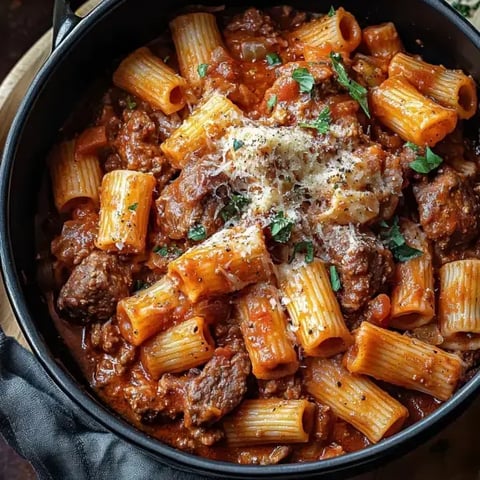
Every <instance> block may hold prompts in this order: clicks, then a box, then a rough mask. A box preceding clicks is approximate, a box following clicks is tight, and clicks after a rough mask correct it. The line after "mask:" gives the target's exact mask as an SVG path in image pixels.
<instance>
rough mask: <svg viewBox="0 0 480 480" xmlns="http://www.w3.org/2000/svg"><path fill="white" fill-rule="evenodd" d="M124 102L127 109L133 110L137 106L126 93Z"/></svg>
mask: <svg viewBox="0 0 480 480" xmlns="http://www.w3.org/2000/svg"><path fill="white" fill-rule="evenodd" d="M125 103H126V105H127V108H128V109H129V110H133V109H135V108H136V107H137V102H136V101H135V100H134V99H133V98H132V97H131V96H130V95H127V97H126V98H125Z"/></svg>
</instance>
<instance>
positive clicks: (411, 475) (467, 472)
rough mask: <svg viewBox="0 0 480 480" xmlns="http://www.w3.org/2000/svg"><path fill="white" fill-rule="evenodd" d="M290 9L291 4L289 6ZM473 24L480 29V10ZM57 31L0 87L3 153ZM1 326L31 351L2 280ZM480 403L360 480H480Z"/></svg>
mask: <svg viewBox="0 0 480 480" xmlns="http://www.w3.org/2000/svg"><path fill="white" fill-rule="evenodd" d="M100 1H101V0H90V1H88V2H87V3H86V4H85V5H84V6H83V7H81V8H80V9H79V11H78V13H79V15H80V16H83V15H85V14H86V13H87V12H89V11H91V10H92V9H93V8H94V7H95V6H96V5H98V4H99V3H100ZM287 3H288V2H287ZM472 22H473V23H474V24H475V25H477V26H480V9H479V10H478V11H477V12H476V14H475V16H474V18H473V19H472ZM51 38H52V33H51V31H49V32H47V33H46V34H45V35H44V36H42V37H41V38H40V39H39V40H38V41H37V43H35V45H34V46H33V47H32V48H31V49H30V50H29V51H28V52H27V53H26V54H25V55H24V56H23V57H22V58H21V60H20V61H19V62H18V63H17V65H16V66H15V67H14V68H13V70H12V71H11V72H10V74H9V75H8V76H7V77H6V78H5V80H4V81H3V83H2V84H1V85H0V118H1V119H2V122H0V148H2V146H3V144H4V141H5V137H6V135H7V132H8V128H9V125H10V123H11V121H12V119H13V117H14V115H15V112H16V110H17V108H18V105H19V103H20V101H21V100H22V98H23V96H24V94H25V92H26V90H27V88H28V86H29V84H30V82H31V81H32V79H33V77H34V76H35V74H36V72H37V71H38V70H39V68H40V67H41V65H42V64H43V62H44V61H45V60H46V59H47V58H48V55H49V52H50V48H51ZM0 326H1V327H2V328H3V330H4V331H5V333H6V334H7V335H10V336H13V337H15V338H16V339H17V340H18V341H19V342H20V343H21V344H22V345H24V346H25V347H27V348H28V346H27V344H26V341H25V339H24V338H23V335H22V333H21V331H20V329H19V327H18V324H17V322H16V320H15V318H14V315H13V313H12V310H11V308H10V305H9V301H8V298H7V296H6V294H5V289H4V286H3V283H2V281H1V280H0ZM478 425H480V402H477V404H476V405H475V404H474V405H473V406H472V407H470V408H469V409H468V410H467V411H466V412H465V413H464V414H463V415H462V417H461V418H460V419H459V420H457V421H456V422H454V423H452V424H451V425H450V426H449V427H448V428H446V429H445V430H443V431H442V432H441V433H440V434H439V435H437V436H436V437H434V438H433V439H432V440H430V441H429V442H427V443H426V444H424V445H418V448H416V449H415V450H414V451H413V452H412V453H410V454H408V455H406V456H404V457H402V458H400V459H398V460H396V461H394V462H390V463H389V464H387V465H385V466H382V467H380V468H378V469H376V470H375V471H373V472H370V473H366V474H364V475H361V476H359V477H355V480H404V479H408V480H430V479H432V480H433V479H435V480H443V479H448V480H450V479H455V480H479V479H480V444H479V443H478V433H477V432H478ZM352 480H353V479H352Z"/></svg>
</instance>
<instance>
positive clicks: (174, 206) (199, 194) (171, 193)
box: [156, 158, 226, 240]
mask: <svg viewBox="0 0 480 480" xmlns="http://www.w3.org/2000/svg"><path fill="white" fill-rule="evenodd" d="M216 168H217V166H216V165H215V164H214V163H212V162H208V161H200V160H199V159H197V158H195V159H193V161H191V162H189V163H187V165H186V166H185V168H184V169H183V170H182V173H181V174H180V176H179V177H178V178H177V179H176V180H174V181H173V182H172V183H170V184H169V185H167V186H166V187H165V188H164V190H163V191H162V194H161V195H160V197H159V198H158V199H157V201H156V207H157V224H158V227H159V228H160V230H161V231H162V233H164V234H165V235H166V236H168V237H170V238H172V239H175V240H179V239H181V238H185V237H186V236H187V233H188V230H189V229H190V228H191V227H192V226H193V225H194V224H195V223H201V224H202V225H203V226H204V227H205V229H206V230H207V234H208V235H211V234H212V233H214V232H215V231H216V230H217V229H218V228H219V226H220V225H221V223H220V222H221V220H220V218H218V217H219V215H218V210H219V202H218V200H217V199H216V198H215V189H216V188H217V187H219V186H220V185H221V184H223V183H225V182H226V177H225V175H224V174H218V173H216V172H215V170H216Z"/></svg>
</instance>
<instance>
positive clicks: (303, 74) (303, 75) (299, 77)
mask: <svg viewBox="0 0 480 480" xmlns="http://www.w3.org/2000/svg"><path fill="white" fill-rule="evenodd" d="M292 78H293V79H294V80H295V81H296V82H297V83H298V85H299V87H300V93H310V92H311V91H312V89H313V86H314V85H315V79H314V78H313V75H312V74H311V73H310V72H309V71H308V69H307V68H296V69H295V70H294V71H293V73H292Z"/></svg>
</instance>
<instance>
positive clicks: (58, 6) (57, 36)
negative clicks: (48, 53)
mask: <svg viewBox="0 0 480 480" xmlns="http://www.w3.org/2000/svg"><path fill="white" fill-rule="evenodd" d="M80 20H82V17H79V16H78V15H75V13H73V10H72V7H71V6H70V0H55V3H54V5H53V45H52V50H55V49H56V48H57V47H58V46H59V45H60V43H62V42H63V40H65V38H66V37H67V36H68V34H69V33H70V32H71V31H72V30H73V28H74V27H75V26H76V25H77V24H78V23H79V22H80Z"/></svg>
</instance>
